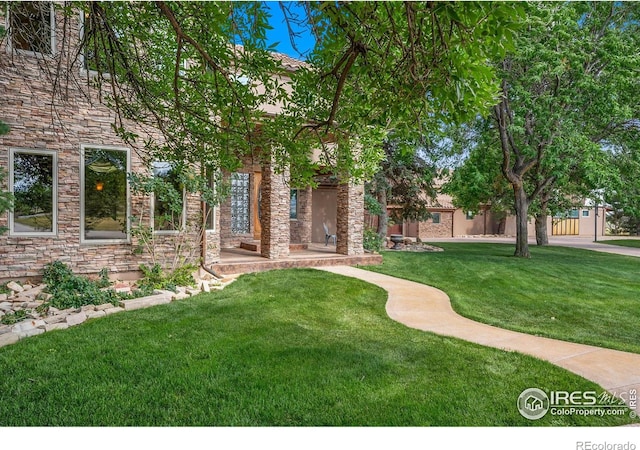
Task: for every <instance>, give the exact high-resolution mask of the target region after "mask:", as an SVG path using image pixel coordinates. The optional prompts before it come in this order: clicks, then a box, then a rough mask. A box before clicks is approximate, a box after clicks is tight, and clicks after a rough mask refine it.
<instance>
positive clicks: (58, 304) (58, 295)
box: [42, 261, 123, 309]
mask: <svg viewBox="0 0 640 450" xmlns="http://www.w3.org/2000/svg"><path fill="white" fill-rule="evenodd" d="M105 278H106V279H107V280H108V275H107V274H106V271H102V272H101V279H100V281H98V282H95V281H91V280H89V279H88V278H86V277H82V276H77V275H74V274H73V272H72V271H71V269H70V268H69V267H68V266H67V265H66V264H64V263H63V262H61V261H55V262H52V263H50V264H47V265H46V266H45V267H44V270H43V273H42V281H43V282H44V283H46V284H47V289H46V290H47V292H48V293H50V294H51V295H52V296H53V297H52V298H51V299H50V300H49V301H48V302H47V304H48V306H52V307H54V308H58V309H67V308H80V307H81V306H85V305H102V304H104V303H111V304H113V305H117V304H118V302H119V301H120V300H121V299H122V298H123V297H122V296H120V295H118V294H117V293H116V292H115V291H114V290H113V289H101V288H103V287H106V286H104V283H105ZM109 284H110V283H109Z"/></svg>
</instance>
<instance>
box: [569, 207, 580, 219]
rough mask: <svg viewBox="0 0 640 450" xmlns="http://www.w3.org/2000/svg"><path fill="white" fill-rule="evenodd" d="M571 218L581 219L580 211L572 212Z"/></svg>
mask: <svg viewBox="0 0 640 450" xmlns="http://www.w3.org/2000/svg"><path fill="white" fill-rule="evenodd" d="M569 217H570V218H571V219H577V218H578V217H580V211H578V210H577V209H572V210H571V211H569Z"/></svg>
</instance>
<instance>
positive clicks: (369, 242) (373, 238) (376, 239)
mask: <svg viewBox="0 0 640 450" xmlns="http://www.w3.org/2000/svg"><path fill="white" fill-rule="evenodd" d="M383 242H384V239H382V238H381V237H380V235H379V234H378V233H377V232H376V230H374V229H373V228H371V227H366V228H365V229H364V236H363V242H362V246H363V247H364V248H365V250H369V251H372V252H379V251H380V250H382V244H383Z"/></svg>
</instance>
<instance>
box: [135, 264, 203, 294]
mask: <svg viewBox="0 0 640 450" xmlns="http://www.w3.org/2000/svg"><path fill="white" fill-rule="evenodd" d="M197 269H198V267H197V266H195V265H194V264H185V265H184V266H181V267H178V268H177V269H176V270H174V271H173V272H171V273H169V274H166V273H165V272H164V271H163V270H162V266H160V264H154V265H153V266H151V267H147V266H145V265H144V264H141V265H140V270H141V271H142V274H143V277H142V279H141V280H140V281H139V282H138V286H139V287H140V289H141V290H143V291H153V290H154V289H168V290H171V291H175V290H176V286H192V285H193V284H194V283H195V280H194V279H193V275H192V274H193V272H194V271H195V270H197Z"/></svg>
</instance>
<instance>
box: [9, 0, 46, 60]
mask: <svg viewBox="0 0 640 450" xmlns="http://www.w3.org/2000/svg"><path fill="white" fill-rule="evenodd" d="M9 17H10V19H9V33H10V35H11V47H12V48H13V49H14V50H22V51H28V52H34V53H42V54H46V55H50V54H52V53H53V49H54V47H55V34H54V33H55V32H54V30H55V23H54V17H55V16H54V11H53V5H52V3H51V2H15V3H12V4H11V6H10V9H9Z"/></svg>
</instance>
